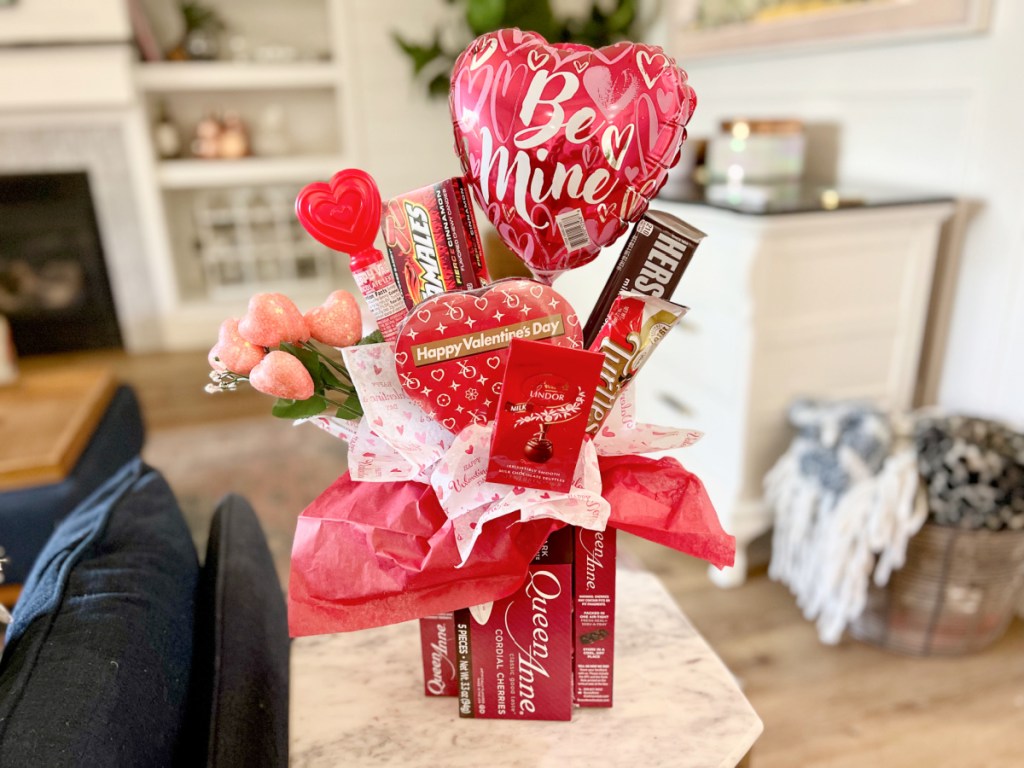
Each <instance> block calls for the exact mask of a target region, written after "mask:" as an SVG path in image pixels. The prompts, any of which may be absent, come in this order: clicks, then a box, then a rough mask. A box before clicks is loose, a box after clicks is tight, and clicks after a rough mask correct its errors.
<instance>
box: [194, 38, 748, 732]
mask: <svg viewBox="0 0 1024 768" xmlns="http://www.w3.org/2000/svg"><path fill="white" fill-rule="evenodd" d="M695 103H696V99H695V96H694V93H693V91H692V89H691V88H690V87H689V85H688V84H687V81H686V75H685V73H684V72H683V71H682V70H681V69H679V68H678V67H677V66H676V64H675V62H674V61H673V60H672V59H671V58H670V57H668V56H667V55H666V54H665V53H664V52H663V51H662V50H660V49H658V48H656V47H653V46H646V45H637V44H632V43H619V44H616V45H612V46H609V47H606V48H601V49H597V50H594V49H590V48H586V47H583V46H577V45H549V44H548V43H547V42H545V41H544V40H543V39H542V38H541V37H539V36H537V35H535V34H532V33H529V32H522V31H520V30H516V29H505V30H499V31H498V32H494V33H490V34H487V35H484V36H482V37H480V38H478V39H477V40H476V41H474V42H473V43H472V44H471V45H470V46H469V47H468V48H467V49H466V51H465V52H464V53H463V54H462V56H461V57H460V58H459V60H458V62H457V63H456V65H455V69H454V71H453V74H452V87H451V98H450V107H451V114H452V121H453V126H454V131H455V146H456V151H457V153H458V155H459V157H460V159H461V161H462V167H463V170H464V175H463V176H462V177H459V178H454V179H446V180H443V181H440V182H437V183H433V184H430V185H427V186H424V187H422V188H420V189H416V190H413V191H411V192H408V193H406V194H403V195H399V196H396V197H395V198H393V199H391V200H387V201H383V200H381V197H380V194H379V192H378V191H377V187H376V184H375V183H374V181H373V179H372V177H371V176H370V175H369V174H367V173H365V172H363V171H360V170H356V169H348V170H342V171H340V172H339V173H337V174H335V175H334V177H333V178H331V179H330V181H328V182H315V183H312V184H309V185H308V186H307V187H305V188H304V189H303V190H302V192H301V193H300V195H299V198H298V200H297V203H296V211H297V215H298V217H299V219H300V221H301V222H302V224H303V226H304V227H305V228H306V230H307V231H308V232H309V233H310V234H311V235H312V236H313V237H314V238H316V239H317V240H319V241H320V242H321V243H323V244H325V245H327V246H328V247H330V248H333V249H335V250H337V251H339V252H342V253H345V254H348V256H349V258H350V266H351V268H352V272H353V275H354V277H355V279H356V284H357V285H358V287H359V290H360V292H361V293H362V295H363V297H364V298H365V300H366V304H367V306H368V307H369V309H370V312H371V313H372V315H373V319H374V320H375V321H376V325H377V326H378V330H377V331H374V332H373V333H372V334H370V335H368V336H365V337H363V336H362V330H361V329H362V328H363V326H364V322H363V318H361V317H360V314H359V308H358V305H357V303H356V301H355V299H354V298H353V297H352V296H351V295H349V294H347V293H345V292H343V291H336V292H335V293H333V294H331V296H329V297H328V298H327V300H326V302H325V303H324V304H323V305H322V306H320V307H316V308H313V309H311V310H309V311H308V312H306V313H305V314H302V313H301V312H300V311H299V309H298V308H297V307H296V306H295V305H294V304H293V303H292V302H291V301H290V300H288V299H287V297H285V296H282V295H280V294H260V295H257V296H255V297H253V299H252V301H251V302H250V305H249V309H248V312H247V313H246V315H245V316H244V317H242V318H240V319H230V320H227V321H225V323H224V324H223V325H222V327H221V332H220V337H219V340H218V343H217V345H216V346H215V347H214V348H213V350H211V353H210V361H211V364H212V366H213V368H214V372H213V374H212V379H213V383H212V384H211V385H209V386H210V388H212V389H214V390H221V389H233V388H235V387H237V386H238V384H239V383H240V382H243V381H248V383H249V384H251V385H252V386H253V387H254V388H256V389H258V390H260V391H262V392H265V393H267V394H270V395H273V396H275V397H276V398H277V401H276V403H275V404H274V407H273V412H274V414H275V415H277V416H281V417H285V418H291V419H295V420H296V421H297V422H300V423H308V424H311V425H313V426H316V427H318V428H320V429H322V430H325V431H327V432H328V433H330V434H332V435H334V436H336V437H339V438H341V439H343V440H345V441H347V443H348V470H347V471H346V472H345V473H344V474H343V475H342V476H341V477H339V478H338V480H337V481H336V482H335V483H334V484H333V485H331V486H330V487H329V488H327V489H326V490H324V492H323V493H322V494H321V495H320V496H319V497H318V498H317V499H316V500H315V501H314V502H313V503H312V504H311V505H310V506H309V507H308V508H307V509H306V510H305V511H304V512H303V513H302V516H301V517H300V518H299V520H298V525H297V529H296V534H295V541H294V546H293V550H292V563H291V578H290V583H289V594H288V606H289V625H290V628H291V632H292V634H293V636H300V635H310V634H318V633H331V632H344V631H351V630H359V629H365V628H369V627H375V626H381V625H385V624H391V623H396V622H402V621H407V620H411V619H419V620H420V622H421V630H422V640H423V660H424V674H425V682H424V687H425V691H426V693H427V694H428V695H454V696H457V697H458V711H459V713H460V715H462V716H465V717H503V718H516V719H568V718H569V717H570V716H571V713H572V709H573V706H574V704H575V705H577V706H610V705H611V702H612V692H611V683H612V676H613V658H614V640H615V631H614V604H615V586H614V559H615V532H616V531H617V530H623V531H627V532H630V533H633V534H636V535H638V536H642V537H644V538H647V539H650V540H652V541H655V542H658V543H661V544H664V545H666V546H669V547H673V548H675V549H678V550H680V551H683V552H687V553H689V554H691V555H694V556H696V557H700V558H703V559H705V560H707V561H709V562H711V563H712V564H714V565H716V566H719V567H721V566H725V565H730V564H731V563H732V558H733V554H734V541H733V539H732V537H731V536H729V535H727V534H726V533H725V532H723V531H722V529H721V527H720V526H719V524H718V520H717V517H716V515H715V511H714V509H713V507H712V505H711V502H710V500H709V499H708V497H707V494H706V493H705V490H704V487H703V485H702V484H701V482H700V480H699V479H698V478H697V477H695V476H694V475H692V474H690V473H689V472H687V471H686V470H685V469H684V468H683V467H682V466H681V465H680V464H679V462H678V461H676V460H675V459H673V458H667V457H662V458H654V457H650V456H646V455H644V454H650V453H659V452H664V451H674V450H676V449H681V448H685V447H686V446H688V445H691V444H692V443H693V442H695V441H696V440H698V439H699V438H700V437H701V435H700V434H699V433H697V432H694V431H691V430H688V429H685V428H680V427H678V426H657V425H650V424H644V423H641V422H640V421H639V420H638V418H637V415H636V409H635V405H634V399H635V393H636V387H635V385H634V384H633V383H632V382H633V379H634V378H635V377H636V376H638V375H640V373H641V370H642V368H643V366H644V363H645V362H646V361H647V359H648V358H649V357H650V355H652V354H656V353H657V347H658V344H659V342H660V341H661V340H662V339H663V338H664V337H665V336H666V334H668V333H669V332H670V331H671V329H672V328H673V326H674V325H675V324H676V323H677V322H678V321H679V319H680V318H681V317H682V316H683V315H684V314H685V312H686V311H687V309H686V308H685V307H683V306H680V305H678V304H674V303H672V302H671V300H670V299H671V296H672V293H673V291H674V289H675V287H676V285H677V284H678V283H679V280H680V277H681V276H682V274H683V271H684V270H685V268H686V266H687V264H688V263H689V261H690V259H691V258H692V257H693V254H694V251H695V250H696V248H697V246H698V245H699V243H700V241H701V239H702V238H703V237H704V234H703V233H701V232H699V231H698V230H696V229H695V228H693V227H691V226H689V225H688V224H686V223H685V222H682V221H679V220H678V219H676V218H674V217H672V216H669V215H667V214H664V213H659V212H656V211H647V207H648V201H649V200H650V199H651V198H652V197H653V196H654V195H655V194H656V192H657V191H658V190H659V189H660V188H661V186H662V185H663V183H664V181H665V176H666V173H667V170H668V168H669V167H671V166H672V164H673V163H674V162H675V161H676V160H677V159H678V154H679V148H680V146H681V143H682V141H683V139H684V138H685V128H684V126H685V125H686V123H687V121H688V120H689V118H690V115H691V112H692V110H693V108H694V106H695ZM474 200H475V202H476V203H477V204H478V205H479V207H480V210H482V211H483V212H484V213H485V214H486V216H487V219H488V220H490V222H491V223H492V224H493V226H494V227H495V228H496V230H497V232H498V234H499V235H500V237H501V239H502V240H503V241H504V243H505V244H506V245H507V246H508V247H509V248H511V249H512V251H513V252H515V253H516V254H517V255H518V256H519V257H520V258H521V259H522V261H523V262H524V263H525V264H526V265H527V266H528V267H529V268H530V270H531V271H532V272H533V274H534V278H533V279H527V278H520V277H517V278H505V279H495V276H492V275H491V274H489V271H488V267H487V261H486V259H485V254H484V252H483V249H482V248H481V245H480V236H479V230H478V226H477V221H476V215H475V212H474V205H473V201H474ZM630 225H633V227H632V231H631V232H630V234H629V237H628V238H627V240H626V244H625V246H624V247H623V249H622V252H621V256H620V257H619V259H618V262H617V263H616V265H615V268H614V270H613V272H612V274H611V275H610V276H609V279H608V282H607V283H606V285H605V287H604V290H603V291H602V292H601V294H600V295H596V296H593V297H592V298H593V305H592V307H573V306H572V305H571V304H570V303H569V302H568V301H567V300H566V299H565V298H564V297H563V296H562V295H561V294H560V293H559V292H558V288H557V285H555V284H554V282H555V279H556V278H557V279H558V281H559V282H560V281H571V280H572V279H573V278H572V274H571V273H569V274H565V273H567V272H569V271H570V270H572V269H573V268H575V267H578V266H581V265H583V264H586V263H588V262H590V261H591V260H593V259H594V258H595V257H596V255H597V254H598V253H599V251H600V250H601V248H603V247H604V246H607V245H610V244H611V243H612V242H613V241H615V240H616V239H618V238H619V237H620V235H622V234H624V233H625V232H626V231H627V230H628V229H629V228H630ZM378 234H380V235H381V236H382V238H383V242H384V245H385V247H386V253H385V252H384V251H381V250H378V249H377V248H376V247H375V246H374V241H375V240H376V238H377V236H378ZM577 310H581V311H588V310H589V319H588V320H587V322H586V324H585V325H584V324H583V323H582V322H581V320H580V317H579V315H578V314H577Z"/></svg>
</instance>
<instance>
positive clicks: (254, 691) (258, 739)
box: [188, 495, 289, 768]
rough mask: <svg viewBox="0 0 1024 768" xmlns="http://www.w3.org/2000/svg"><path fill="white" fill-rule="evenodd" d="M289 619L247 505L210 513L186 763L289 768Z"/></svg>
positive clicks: (226, 502) (239, 502) (231, 499)
mask: <svg viewBox="0 0 1024 768" xmlns="http://www.w3.org/2000/svg"><path fill="white" fill-rule="evenodd" d="M288 653H289V639H288V619H287V609H286V607H285V602H284V593H283V592H282V590H281V583H280V582H279V581H278V578H277V573H276V571H275V570H274V561H273V559H272V558H271V555H270V550H269V549H268V548H267V541H266V538H265V537H264V535H263V531H262V530H261V528H260V524H259V521H258V520H257V519H256V515H255V514H254V513H253V511H252V508H251V507H250V506H249V504H248V502H246V501H245V499H243V498H242V497H240V496H236V495H229V496H226V497H225V498H224V499H223V500H222V501H221V502H220V504H219V506H218V507H217V510H216V512H215V513H214V517H213V523H212V525H211V526H210V538H209V541H208V543H207V548H206V561H205V562H204V564H203V569H202V572H201V574H200V579H199V589H198V592H197V599H196V641H195V654H194V657H193V659H194V660H193V670H192V675H193V694H192V696H193V702H192V706H191V712H192V715H193V717H192V718H191V720H192V725H191V729H190V731H191V732H190V735H189V739H188V741H189V742H190V744H191V746H192V752H191V757H192V759H191V760H190V761H189V764H193V765H202V764H203V760H202V754H201V750H202V749H205V756H206V760H205V763H206V765H208V766H216V768H235V767H236V766H237V767H238V768H243V767H244V768H248V766H254V765H259V766H286V765H287V764H288Z"/></svg>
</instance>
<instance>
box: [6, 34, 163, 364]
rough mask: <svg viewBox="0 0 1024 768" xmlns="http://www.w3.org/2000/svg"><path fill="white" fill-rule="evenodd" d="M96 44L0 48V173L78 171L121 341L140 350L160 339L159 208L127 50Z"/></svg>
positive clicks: (156, 344)
mask: <svg viewBox="0 0 1024 768" xmlns="http://www.w3.org/2000/svg"><path fill="white" fill-rule="evenodd" d="M102 49H104V50H102V51H101V52H99V53H98V52H97V51H96V50H94V49H91V48H90V47H88V46H83V47H82V48H81V49H76V48H74V47H71V48H70V49H69V48H60V49H49V50H51V51H57V53H56V54H55V55H50V56H47V53H46V50H47V49H45V48H44V49H40V48H34V49H20V50H18V49H0V67H3V69H4V70H5V74H10V75H12V77H11V79H9V80H6V78H5V80H6V82H5V83H0V175H15V174H26V175H28V174H45V173H69V172H85V173H86V174H87V175H88V178H89V187H90V192H91V194H92V199H93V207H94V209H95V211H96V219H97V224H98V226H99V231H100V240H101V243H102V246H103V254H104V259H105V261H106V265H107V272H108V274H109V276H110V282H111V291H112V293H113V297H114V305H115V309H116V312H117V318H118V323H119V325H120V328H121V336H122V338H123V340H124V344H125V348H126V349H128V350H129V351H148V350H154V349H159V348H160V347H161V346H162V318H163V316H164V314H165V308H166V306H167V290H166V287H167V286H168V285H169V283H170V276H169V275H164V274H161V272H162V271H163V270H162V269H161V267H160V262H159V259H158V258H156V257H157V256H158V255H159V254H158V253H157V252H155V250H158V249H155V248H154V243H159V239H160V236H161V235H160V231H159V224H158V222H159V216H158V215H156V213H157V209H156V208H155V205H156V203H155V201H154V199H153V193H152V189H153V186H152V184H151V183H147V179H146V173H151V172H152V170H151V169H152V162H151V160H150V158H149V157H148V151H149V150H148V145H147V142H146V140H145V119H144V117H143V113H142V110H141V106H140V104H139V102H138V99H137V97H136V94H135V92H134V88H133V87H132V81H131V77H130V62H131V58H130V55H129V54H128V52H127V51H126V50H125V47H124V46H103V47H102ZM100 53H101V54H102V55H100ZM51 62H56V64H55V65H54V67H53V71H52V74H51V73H50V72H49V71H48V70H47V69H46V66H45V65H47V64H48V63H51ZM97 64H102V65H103V66H96V65H97ZM108 65H110V66H111V67H115V68H116V70H117V71H116V73H115V72H112V71H111V70H110V69H109V68H108ZM76 72H77V73H78V77H75V74H76ZM112 83H119V84H120V85H118V87H117V88H116V94H113V91H112V87H111V85H112ZM12 84H13V85H12ZM115 96H116V97H115Z"/></svg>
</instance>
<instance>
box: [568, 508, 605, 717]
mask: <svg viewBox="0 0 1024 768" xmlns="http://www.w3.org/2000/svg"><path fill="white" fill-rule="evenodd" d="M574 532H575V544H576V551H575V553H574V556H573V569H574V590H573V594H574V598H575V603H574V605H573V620H574V623H575V641H576V647H575V654H574V656H573V680H574V694H575V698H576V706H579V707H610V706H611V705H612V677H613V674H612V671H613V667H614V660H615V529H614V528H608V529H607V530H604V531H591V530H588V529H586V528H576V529H574Z"/></svg>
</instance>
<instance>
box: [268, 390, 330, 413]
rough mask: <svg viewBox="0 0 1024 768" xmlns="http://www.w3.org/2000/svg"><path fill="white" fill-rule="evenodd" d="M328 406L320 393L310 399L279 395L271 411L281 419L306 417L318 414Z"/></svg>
mask: <svg viewBox="0 0 1024 768" xmlns="http://www.w3.org/2000/svg"><path fill="white" fill-rule="evenodd" d="M326 408H327V401H326V400H324V399H323V398H322V397H320V395H313V396H312V397H311V398H309V399H308V400H288V399H287V398H284V397H279V398H277V400H276V401H275V402H274V407H273V408H271V410H270V412H271V413H272V414H273V415H274V416H277V418H279V419H305V418H307V417H309V416H316V415H317V414H318V413H322V412H323V411H324V410H325V409H326Z"/></svg>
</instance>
